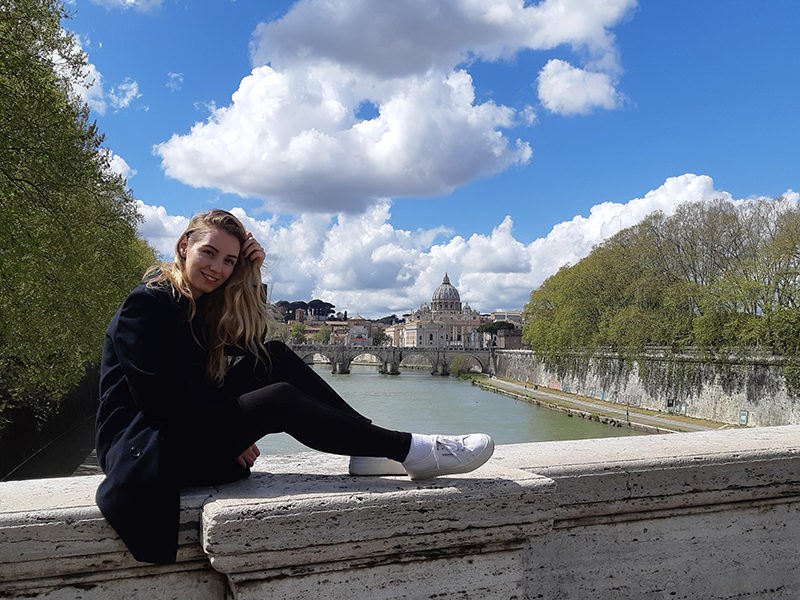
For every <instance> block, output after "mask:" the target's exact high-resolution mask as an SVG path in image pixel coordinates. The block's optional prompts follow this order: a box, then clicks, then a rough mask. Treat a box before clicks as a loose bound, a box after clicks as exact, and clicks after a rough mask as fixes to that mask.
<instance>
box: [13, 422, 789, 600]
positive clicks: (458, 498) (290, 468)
mask: <svg viewBox="0 0 800 600" xmlns="http://www.w3.org/2000/svg"><path fill="white" fill-rule="evenodd" d="M346 472H347V459H346V458H344V457H333V456H326V455H322V454H317V453H303V454H296V455H291V456H269V457H262V458H261V459H260V460H259V461H258V463H257V465H256V469H255V471H254V475H253V477H252V478H251V479H250V480H248V481H243V482H239V483H237V484H232V485H230V486H224V487H220V488H217V489H215V488H203V489H194V490H187V491H186V492H185V494H184V496H183V501H182V508H183V513H182V519H183V522H184V531H183V532H182V538H181V543H182V546H181V550H180V552H179V562H178V563H177V564H175V565H167V566H153V565H142V564H139V563H136V562H135V561H133V560H132V559H131V557H130V555H129V554H128V553H127V552H126V551H125V549H124V546H122V544H121V542H120V541H119V540H118V539H117V538H116V535H115V534H114V532H113V530H111V528H110V527H109V526H108V525H107V524H106V523H105V521H104V520H103V519H102V516H101V515H100V513H99V511H97V509H96V507H95V506H94V500H93V498H94V491H95V489H96V486H97V484H98V483H99V481H100V479H99V478H98V477H82V478H75V479H58V480H36V481H25V482H7V483H0V597H8V598H48V599H61V598H85V599H91V600H95V599H98V600H99V599H100V598H103V599H111V600H116V599H118V598H119V599H122V598H125V599H128V600H129V599H138V598H157V599H158V598H193V599H194V598H197V599H198V600H223V599H225V600H232V599H248V600H250V599H253V600H254V599H256V598H271V599H288V598H308V599H313V598H324V599H325V600H337V599H340V598H341V599H344V598H346V599H347V600H358V599H370V600H372V599H395V598H397V599H399V598H439V599H441V598H462V599H463V598H474V599H487V598H489V599H493V598H497V599H501V598H502V599H509V598H539V597H541V598H592V599H601V600H605V599H607V600H618V599H624V598H637V599H638V598H645V599H648V598H652V599H660V598H684V599H696V598H703V599H707V598H708V599H733V598H743V597H747V598H757V599H763V600H766V599H772V598H798V597H800V569H797V565H798V564H800V550H799V549H798V548H800V546H798V544H797V540H798V539H800V514H798V513H800V426H786V427H774V428H759V429H746V430H735V431H714V432H704V433H691V434H676V435H668V436H647V437H634V438H608V439H599V440H582V441H573V442H546V443H538V444H517V445H508V446H499V447H498V448H497V451H496V454H495V457H494V458H493V459H492V460H491V461H490V462H489V463H488V464H487V465H486V466H484V467H483V468H481V469H480V470H478V471H476V472H475V473H472V474H469V475H465V476H450V477H445V478H440V479H436V480H429V481H423V482H412V481H409V480H408V479H407V478H402V477H385V478H356V477H350V476H348V475H346ZM201 528H202V537H201V536H200V534H199V531H200V529H201Z"/></svg>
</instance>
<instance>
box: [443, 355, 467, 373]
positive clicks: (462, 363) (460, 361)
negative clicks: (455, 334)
mask: <svg viewBox="0 0 800 600" xmlns="http://www.w3.org/2000/svg"><path fill="white" fill-rule="evenodd" d="M449 368H450V374H451V375H452V376H453V377H461V376H462V375H463V374H464V373H469V372H470V371H471V370H472V364H471V363H470V360H469V358H467V357H466V356H464V355H463V354H456V355H455V356H454V357H453V359H452V360H451V361H450V367H449Z"/></svg>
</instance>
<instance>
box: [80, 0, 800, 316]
mask: <svg viewBox="0 0 800 600" xmlns="http://www.w3.org/2000/svg"><path fill="white" fill-rule="evenodd" d="M67 6H68V8H69V9H70V10H71V11H72V12H73V13H74V18H73V19H72V20H71V21H68V22H66V23H65V26H66V27H67V29H69V30H70V31H72V32H73V33H75V34H76V35H77V37H78V40H79V42H80V45H81V47H82V48H83V50H84V51H85V52H86V53H87V57H88V61H89V63H90V72H89V73H87V76H88V77H87V79H90V80H93V81H94V82H95V84H94V86H93V87H92V88H90V89H89V90H84V91H83V95H84V98H85V99H86V100H87V101H88V102H89V104H90V106H92V110H93V116H94V118H96V119H97V122H98V125H99V127H100V129H101V130H102V131H103V132H105V134H106V136H107V139H106V146H107V147H108V148H109V150H110V151H111V152H112V153H113V155H114V157H115V164H116V166H117V168H118V169H119V170H120V172H122V173H123V174H125V175H126V176H127V177H128V183H129V186H130V187H131V188H132V190H133V191H134V194H135V196H136V198H137V199H139V200H140V201H141V209H142V213H143V214H144V215H145V218H146V221H145V223H144V224H143V225H142V227H141V232H142V234H143V235H144V236H145V237H146V238H147V239H148V240H149V241H150V242H151V243H152V244H153V245H154V246H156V247H157V248H158V249H159V250H160V251H162V252H164V253H165V255H167V256H168V255H169V252H170V247H171V246H172V244H173V243H174V240H175V238H176V237H177V235H179V234H180V232H181V231H182V227H183V226H184V225H185V223H186V220H187V219H188V217H190V216H191V215H192V214H194V213H196V212H199V211H202V210H206V209H208V208H211V207H215V206H218V207H221V208H226V209H229V210H235V211H237V214H239V215H240V216H241V217H242V218H243V219H244V220H245V222H246V223H247V225H248V227H250V228H251V229H252V230H253V232H254V233H255V234H256V235H257V237H259V239H261V241H262V242H263V243H264V244H265V246H266V247H267V249H268V252H269V264H270V269H269V271H268V272H265V280H266V281H268V282H269V283H270V285H271V287H272V297H273V300H278V299H287V300H295V299H305V300H308V299H311V298H312V297H319V298H323V299H325V300H327V301H329V302H332V303H334V304H336V306H337V309H339V310H348V311H349V312H350V313H355V312H359V313H361V314H362V315H364V316H367V317H380V316H383V315H386V314H390V313H392V312H394V313H398V314H401V313H403V312H408V311H409V310H411V309H413V308H417V307H418V306H419V304H420V303H421V302H424V301H426V300H428V299H429V298H430V295H431V293H432V291H433V289H434V288H435V287H436V286H437V285H438V284H439V283H440V282H441V279H442V276H443V275H444V272H445V271H446V272H448V273H449V276H450V278H451V280H452V281H453V282H454V283H455V284H456V285H457V286H458V288H459V290H460V292H461V296H462V300H465V301H467V302H469V303H470V305H471V306H472V307H473V308H476V309H478V310H481V311H482V312H489V311H491V310H496V309H514V308H522V306H523V305H524V303H525V302H526V300H527V297H528V295H529V293H530V291H531V290H532V289H534V288H536V287H538V285H540V284H541V282H542V281H543V280H544V279H545V278H546V277H547V276H549V275H551V274H552V273H554V272H555V271H556V270H557V269H558V268H559V267H560V266H561V265H563V264H565V263H567V262H569V263H575V262H577V261H578V260H580V258H582V257H583V256H585V255H586V254H587V253H588V252H589V251H590V250H591V247H592V245H594V244H596V243H598V242H600V241H602V240H603V239H604V238H605V237H607V236H608V235H611V234H613V233H616V231H618V230H619V229H620V228H621V227H627V226H630V225H633V224H634V223H635V222H637V221H638V220H639V219H641V218H642V217H644V216H645V215H646V214H648V213H649V212H651V211H652V210H656V209H659V210H663V211H665V212H667V213H669V212H670V211H671V210H672V209H673V208H674V206H675V205H676V204H677V203H679V202H684V201H705V200H710V199H713V198H716V197H722V198H728V199H731V200H742V199H748V198H755V197H775V196H779V195H784V196H786V197H787V198H788V199H790V200H791V201H794V202H796V201H797V200H798V194H797V193H796V192H795V191H793V190H798V189H800V183H798V173H800V169H799V168H798V167H800V147H798V143H797V140H798V139H800V135H799V134H800V119H798V117H797V113H798V109H797V107H798V106H800V52H798V51H797V47H796V42H793V41H792V40H794V39H796V34H795V29H796V24H797V23H798V22H800V3H798V2H795V1H793V0H768V1H762V2H755V1H754V2H744V1H739V0H706V1H703V2H696V1H695V2H689V1H683V0H670V1H669V2H663V1H647V0H644V1H641V2H638V3H637V2H635V1H633V0H608V1H593V2H592V1H588V0H587V1H582V0H559V1H548V2H541V3H532V2H531V3H526V4H525V5H523V3H522V2H512V1H509V0H481V1H475V0H449V1H435V0H395V1H393V2H391V3H387V2H370V1H369V0H337V1H336V2H321V1H318V0H306V1H302V2H297V3H293V2H282V1H281V2H279V1H270V2H263V1H256V0H236V1H235V2H231V1H228V0H217V1H216V2H208V1H203V0H192V1H191V2H189V1H188V0H184V1H180V2H175V1H173V0H163V1H161V0H145V1H140V0H92V1H89V0H74V2H72V3H69V4H68V5H67ZM251 72H252V73H251Z"/></svg>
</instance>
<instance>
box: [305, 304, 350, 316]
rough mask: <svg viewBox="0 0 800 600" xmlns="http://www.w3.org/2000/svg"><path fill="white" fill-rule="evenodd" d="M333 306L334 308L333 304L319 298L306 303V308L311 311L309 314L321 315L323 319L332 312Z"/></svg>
mask: <svg viewBox="0 0 800 600" xmlns="http://www.w3.org/2000/svg"><path fill="white" fill-rule="evenodd" d="M334 308H336V306H335V305H334V304H331V303H330V302H325V301H324V300H319V299H315V300H312V301H311V302H309V303H308V310H309V311H310V312H311V314H312V315H314V316H317V317H322V319H323V320H324V319H326V318H328V315H330V314H331V313H332V312H333V309H334ZM345 318H347V317H345Z"/></svg>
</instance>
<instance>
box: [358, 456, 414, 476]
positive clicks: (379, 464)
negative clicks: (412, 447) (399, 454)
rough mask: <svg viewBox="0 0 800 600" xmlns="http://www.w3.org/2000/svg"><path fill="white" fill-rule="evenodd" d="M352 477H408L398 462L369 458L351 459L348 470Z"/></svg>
mask: <svg viewBox="0 0 800 600" xmlns="http://www.w3.org/2000/svg"><path fill="white" fill-rule="evenodd" d="M348 472H349V473H350V475H355V476H356V477H376V476H380V475H406V474H407V473H406V470H405V469H404V468H403V465H401V464H400V463H399V462H397V461H396V460H390V459H388V458H387V459H384V460H378V459H374V458H371V457H368V460H358V459H353V458H351V459H350V467H349V469H348Z"/></svg>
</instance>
